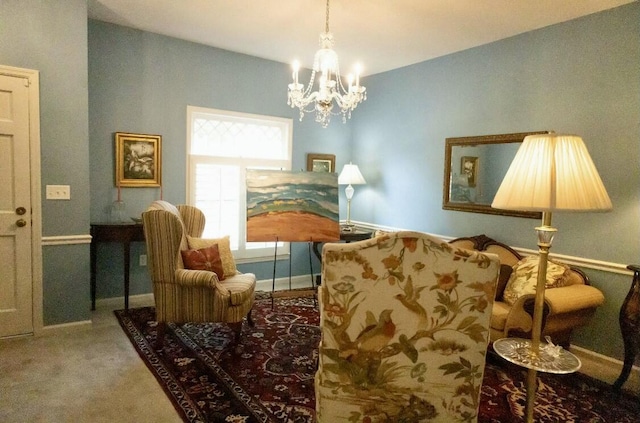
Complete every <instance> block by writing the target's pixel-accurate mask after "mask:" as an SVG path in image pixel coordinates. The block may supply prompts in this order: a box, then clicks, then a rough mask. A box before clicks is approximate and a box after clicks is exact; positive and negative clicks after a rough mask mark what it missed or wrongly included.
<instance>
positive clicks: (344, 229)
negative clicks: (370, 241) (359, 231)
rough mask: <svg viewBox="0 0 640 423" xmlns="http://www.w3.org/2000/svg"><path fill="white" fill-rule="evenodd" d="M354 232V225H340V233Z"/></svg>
mask: <svg viewBox="0 0 640 423" xmlns="http://www.w3.org/2000/svg"><path fill="white" fill-rule="evenodd" d="M355 230H356V225H354V224H352V223H343V224H341V225H340V232H354V231H355Z"/></svg>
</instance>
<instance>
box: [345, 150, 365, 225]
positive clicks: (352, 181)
mask: <svg viewBox="0 0 640 423" xmlns="http://www.w3.org/2000/svg"><path fill="white" fill-rule="evenodd" d="M366 183H367V181H365V180H364V177H363V176H362V173H360V169H358V165H354V164H353V163H351V162H349V164H346V165H344V167H343V168H342V172H340V175H338V184H340V185H347V187H346V188H345V190H344V192H345V194H346V196H347V222H346V224H345V225H344V227H343V230H347V231H350V230H352V229H353V225H352V224H351V199H352V198H353V193H354V191H355V190H354V189H353V187H352V185H363V184H366Z"/></svg>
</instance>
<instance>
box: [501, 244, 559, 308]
mask: <svg viewBox="0 0 640 423" xmlns="http://www.w3.org/2000/svg"><path fill="white" fill-rule="evenodd" d="M539 261H540V258H539V257H538V256H528V257H525V258H523V259H522V260H520V261H519V262H518V263H516V264H515V266H513V272H512V273H511V276H510V277H509V281H508V282H507V285H506V286H505V288H504V293H503V298H504V302H505V303H507V304H509V305H513V304H515V302H516V301H517V300H518V298H520V297H522V296H523V295H526V294H535V293H536V285H537V284H538V263H539ZM568 277H569V266H565V265H564V264H559V263H554V262H552V261H549V262H547V282H546V284H545V287H546V288H557V287H561V286H564V282H565V281H566V279H567V278H568Z"/></svg>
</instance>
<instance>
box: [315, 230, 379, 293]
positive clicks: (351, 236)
mask: <svg viewBox="0 0 640 423" xmlns="http://www.w3.org/2000/svg"><path fill="white" fill-rule="evenodd" d="M372 235H373V232H371V231H363V230H360V229H355V228H354V229H353V230H350V231H343V230H340V241H344V242H347V243H349V242H352V241H364V240H365V239H369V238H371V236H372ZM320 244H321V243H320V242H314V243H313V246H312V248H313V253H314V254H315V256H316V257H317V258H318V260H320V263H322V254H321V253H320V249H319V248H320ZM316 285H320V275H316Z"/></svg>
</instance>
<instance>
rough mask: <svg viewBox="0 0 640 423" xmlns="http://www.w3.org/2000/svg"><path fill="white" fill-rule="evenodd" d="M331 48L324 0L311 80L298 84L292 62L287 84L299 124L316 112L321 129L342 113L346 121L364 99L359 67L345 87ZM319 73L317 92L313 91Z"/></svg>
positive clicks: (295, 63)
mask: <svg viewBox="0 0 640 423" xmlns="http://www.w3.org/2000/svg"><path fill="white" fill-rule="evenodd" d="M332 47H333V34H331V32H329V0H327V11H326V22H325V30H324V33H322V34H320V50H318V51H317V52H316V55H315V57H314V59H313V69H312V71H311V80H310V81H309V85H307V88H306V89H305V88H304V85H302V84H300V83H299V82H298V71H299V70H300V64H299V63H298V62H297V61H295V62H294V63H293V83H291V84H289V95H288V101H287V103H288V104H289V105H290V106H291V107H292V108H294V107H297V108H299V109H300V120H301V121H302V118H303V117H304V114H305V113H311V112H313V111H315V113H316V122H318V123H320V124H321V125H322V127H323V128H326V127H327V125H329V122H330V120H331V115H338V114H342V122H343V123H346V121H347V118H349V119H350V118H351V111H352V110H354V109H355V108H356V107H357V106H358V104H360V103H361V102H363V101H364V100H366V99H367V93H366V88H365V87H363V86H362V85H360V69H359V68H357V69H356V75H355V78H354V76H353V74H349V75H348V76H347V82H348V84H347V85H348V86H347V88H345V87H344V85H343V84H342V79H341V77H340V67H339V66H338V55H337V54H336V52H335V51H333V49H332ZM318 73H319V78H318V90H317V91H312V90H313V88H314V81H315V79H316V75H317V74H318ZM334 101H335V104H336V105H337V106H338V110H336V111H334V110H333V109H334Z"/></svg>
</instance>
